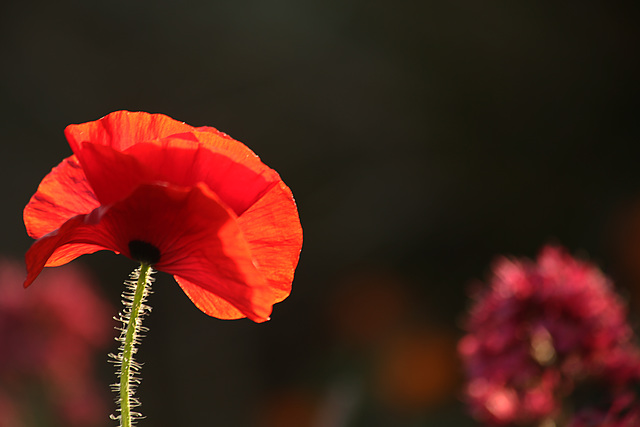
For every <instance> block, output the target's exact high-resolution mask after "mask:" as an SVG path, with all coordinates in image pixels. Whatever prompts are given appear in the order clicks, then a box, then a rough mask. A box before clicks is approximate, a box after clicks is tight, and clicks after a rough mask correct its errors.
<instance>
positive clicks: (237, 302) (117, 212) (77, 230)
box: [25, 184, 273, 321]
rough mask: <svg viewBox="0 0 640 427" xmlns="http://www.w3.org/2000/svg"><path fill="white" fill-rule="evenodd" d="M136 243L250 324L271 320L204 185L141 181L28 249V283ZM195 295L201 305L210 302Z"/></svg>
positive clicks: (234, 231) (223, 209)
mask: <svg viewBox="0 0 640 427" xmlns="http://www.w3.org/2000/svg"><path fill="white" fill-rule="evenodd" d="M134 240H137V241H143V242H147V243H148V244H150V245H152V246H154V247H155V248H157V249H158V250H159V251H160V254H161V255H160V259H159V261H158V263H157V264H156V265H155V267H156V268H157V269H158V270H161V271H164V272H167V273H170V274H173V275H179V276H180V277H181V278H184V279H185V280H187V281H189V282H191V283H192V284H194V285H195V286H199V287H201V288H202V289H204V290H205V291H207V292H208V293H213V294H215V295H217V296H218V297H220V298H222V299H224V300H225V301H227V302H228V303H230V304H231V305H233V306H234V307H235V308H237V309H238V310H239V311H240V312H241V313H242V314H243V315H244V316H246V317H249V318H250V319H252V320H255V321H264V320H266V319H268V316H269V314H270V313H271V305H272V304H273V301H271V300H270V298H269V295H270V294H269V289H268V287H267V283H266V281H265V278H264V276H263V274H262V273H261V272H259V271H258V270H257V269H256V267H255V265H254V263H253V258H252V254H251V251H250V249H249V245H248V244H247V242H246V241H245V239H244V236H243V234H242V231H241V230H240V228H239V227H238V224H237V223H236V217H235V214H234V212H233V211H232V210H231V209H230V208H228V207H227V206H226V205H225V204H224V202H223V201H221V200H220V199H219V198H218V197H217V195H216V194H215V193H213V192H212V191H211V190H209V189H208V187H207V186H206V185H204V184H199V185H198V186H196V187H193V188H184V187H177V186H172V185H158V184H143V185H140V186H139V187H138V188H137V189H136V190H135V191H134V192H133V193H131V194H130V195H129V196H128V197H127V198H126V199H124V200H121V201H118V202H116V203H114V204H112V205H111V206H109V207H100V208H97V209H95V210H94V211H93V212H91V213H90V214H88V215H79V216H76V217H73V218H71V219H70V220H68V221H67V222H66V223H64V224H63V225H62V226H61V227H60V229H58V230H57V231H56V232H54V233H51V234H49V235H46V236H44V237H42V238H40V239H39V240H37V241H36V242H35V243H34V244H33V246H32V247H31V248H30V249H29V251H28V252H27V257H26V258H27V268H28V276H27V280H26V282H25V286H28V285H29V284H31V283H32V282H33V280H35V278H36V277H37V276H38V274H39V273H40V271H42V268H43V267H45V266H46V265H61V264H64V263H65V262H68V261H70V260H72V259H74V258H76V257H78V256H80V255H82V254H84V253H91V252H95V251H96V250H100V249H108V250H112V251H114V252H118V253H119V252H121V253H123V254H125V255H127V256H129V257H131V253H130V252H129V243H130V242H131V241H134ZM190 296H194V295H193V293H192V294H191V295H190ZM194 298H195V299H196V301H194V302H196V305H198V306H202V305H203V304H205V303H200V302H198V300H197V298H198V296H195V297H194Z"/></svg>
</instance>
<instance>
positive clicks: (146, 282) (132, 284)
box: [109, 263, 153, 427]
mask: <svg viewBox="0 0 640 427" xmlns="http://www.w3.org/2000/svg"><path fill="white" fill-rule="evenodd" d="M152 273H153V269H152V268H151V266H150V265H149V264H144V263H143V264H140V268H138V269H137V270H136V271H134V272H133V273H132V274H131V280H129V281H127V282H125V284H126V285H127V289H126V290H125V291H124V292H123V294H122V297H123V300H122V302H123V304H124V305H125V310H124V312H123V313H121V314H120V317H119V318H118V319H117V320H120V321H121V322H122V323H123V327H122V329H120V331H121V335H120V338H118V340H119V341H120V342H121V343H122V345H121V346H120V353H119V354H118V355H113V354H110V355H109V356H111V357H112V358H113V359H115V363H116V365H117V366H118V367H119V368H120V369H119V371H118V376H119V380H120V382H119V384H114V387H113V388H114V391H116V392H118V393H119V394H120V397H119V399H118V402H119V404H120V408H119V412H120V414H119V415H118V416H113V415H112V416H111V418H112V419H119V420H120V427H131V426H132V425H133V421H134V420H135V419H136V418H140V417H141V415H140V414H139V413H137V412H132V410H131V409H132V408H134V407H136V406H139V405H140V402H139V401H138V400H137V399H136V398H135V397H133V394H134V393H135V388H136V386H137V385H138V384H139V383H140V379H139V378H137V377H136V376H135V374H136V373H137V372H138V371H139V370H140V367H141V365H140V364H138V363H137V362H136V361H135V360H134V359H133V356H134V354H135V353H136V352H137V348H136V344H138V343H139V338H140V337H141V335H140V332H144V331H146V328H144V327H142V318H143V317H144V314H145V312H148V311H150V310H151V308H150V307H149V306H147V305H145V304H144V302H145V301H146V297H147V296H148V294H149V293H150V292H151V291H150V285H151V282H152V281H153V279H152V277H151V274H152Z"/></svg>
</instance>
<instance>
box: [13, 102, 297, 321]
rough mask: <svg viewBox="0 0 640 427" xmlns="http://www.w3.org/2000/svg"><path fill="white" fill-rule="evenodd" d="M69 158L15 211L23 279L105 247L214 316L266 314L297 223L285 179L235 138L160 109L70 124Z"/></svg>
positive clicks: (285, 271) (284, 273) (281, 283)
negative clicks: (23, 249) (20, 222)
mask: <svg viewBox="0 0 640 427" xmlns="http://www.w3.org/2000/svg"><path fill="white" fill-rule="evenodd" d="M65 135H66V137H67V140H68V141H69V144H70V146H71V149H72V150H73V153H74V154H73V155H72V156H70V157H68V158H66V159H64V160H63V161H62V163H60V164H59V165H58V166H57V167H56V168H54V169H53V170H52V171H51V172H50V173H49V174H48V175H47V176H46V177H45V178H44V179H43V180H42V182H41V183H40V186H39V187H38V190H37V192H36V193H35V194H34V196H33V197H32V198H31V200H30V201H29V203H28V205H27V206H26V208H25V210H24V221H25V225H26V227H27V232H28V233H29V235H30V236H31V237H33V238H35V239H38V240H37V241H36V242H35V243H34V244H33V246H32V247H31V248H30V249H29V251H28V252H27V255H26V261H27V268H28V276H27V280H26V281H25V287H26V286H29V285H30V284H31V283H32V282H33V281H34V280H35V278H36V277H37V276H38V274H39V273H40V272H41V271H42V269H43V267H51V266H57V265H62V264H66V263H68V262H69V261H71V260H73V259H75V258H77V257H78V256H80V255H83V254H88V253H93V252H96V251H98V250H103V249H106V250H111V251H114V252H116V253H121V254H124V255H126V256H128V257H129V258H132V259H135V260H137V261H141V262H146V263H149V264H153V266H154V267H155V268H156V269H158V270H160V271H164V272H167V273H170V274H173V275H174V277H175V279H176V281H177V282H178V284H179V285H180V286H181V287H182V289H183V290H184V292H185V293H186V294H187V295H188V296H189V298H190V299H191V300H192V301H193V303H194V304H195V305H196V306H197V307H198V308H199V309H200V310H202V311H203V312H205V313H207V314H208V315H211V316H214V317H218V318H222V319H236V318H241V317H249V318H250V319H252V320H254V321H258V322H260V321H265V320H267V319H268V318H269V314H270V313H271V309H272V306H273V304H275V303H276V302H279V301H282V300H283V299H285V298H286V297H287V296H288V295H289V293H290V291H291V282H292V280H293V273H294V270H295V267H296V265H297V263H298V258H299V255H300V249H301V246H302V229H301V227H300V221H299V218H298V212H297V208H296V205H295V202H294V200H293V196H292V194H291V191H290V190H289V188H288V187H287V186H286V185H285V184H284V183H283V182H282V180H281V179H280V177H279V175H278V174H277V173H276V172H275V171H274V170H272V169H270V168H269V167H267V166H266V165H264V164H263V163H262V162H261V161H260V159H259V158H258V156H256V155H255V154H254V153H253V152H252V151H251V150H250V149H249V148H247V147H246V146H245V145H243V144H242V143H240V142H238V141H236V140H234V139H232V138H231V137H229V136H228V135H226V134H224V133H222V132H219V131H217V130H216V129H214V128H211V127H198V128H195V127H192V126H189V125H187V124H185V123H181V122H178V121H176V120H173V119H171V118H170V117H167V116H165V115H161V114H148V113H143V112H128V111H118V112H114V113H111V114H109V115H107V116H105V117H103V118H102V119H100V120H97V121H94V122H89V123H84V124H80V125H70V126H68V127H67V128H66V129H65Z"/></svg>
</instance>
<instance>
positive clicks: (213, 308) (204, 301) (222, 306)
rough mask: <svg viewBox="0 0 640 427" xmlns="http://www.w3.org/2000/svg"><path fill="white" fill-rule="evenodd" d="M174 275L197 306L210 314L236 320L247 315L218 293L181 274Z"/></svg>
mask: <svg viewBox="0 0 640 427" xmlns="http://www.w3.org/2000/svg"><path fill="white" fill-rule="evenodd" d="M173 277H174V278H175V279H176V282H178V285H180V287H181V288H182V290H183V291H184V293H185V294H187V296H188V297H189V299H190V300H191V301H192V302H193V303H194V304H195V305H196V307H198V308H199V309H200V310H201V311H202V312H204V313H206V314H208V315H209V316H212V317H216V318H218V319H224V320H234V319H241V318H243V317H246V316H245V315H244V314H243V313H242V312H241V311H240V310H238V309H237V308H235V307H234V306H233V305H231V304H229V303H228V302H227V301H225V300H223V299H222V298H220V297H219V296H217V295H216V294H214V293H212V292H209V291H207V290H206V289H204V288H202V287H201V286H198V285H196V284H194V283H191V282H190V281H188V280H187V279H183V278H182V277H180V276H173Z"/></svg>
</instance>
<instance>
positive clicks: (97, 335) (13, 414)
mask: <svg viewBox="0 0 640 427" xmlns="http://www.w3.org/2000/svg"><path fill="white" fill-rule="evenodd" d="M43 274H45V276H43V280H44V281H46V282H48V283H46V286H40V287H38V288H37V289H33V290H29V291H28V292H27V291H25V290H24V289H23V287H22V281H23V279H24V267H23V266H21V265H20V264H18V263H14V262H11V261H7V260H0V427H19V426H21V425H32V424H33V423H36V424H37V423H38V421H37V419H42V418H43V417H45V418H46V419H48V420H51V419H55V420H57V422H56V423H55V424H56V425H58V424H59V425H66V426H78V427H79V426H85V427H86V426H92V425H101V424H102V423H103V420H104V419H105V417H106V414H108V411H109V409H108V408H107V405H106V404H107V402H108V400H105V398H106V399H108V398H109V396H108V395H105V394H103V393H101V390H102V388H103V387H100V386H99V385H98V384H97V381H96V379H95V369H94V368H95V367H94V355H95V353H96V351H97V350H102V349H103V348H104V347H105V345H106V344H107V343H108V342H109V341H110V339H109V337H110V335H111V331H112V328H113V324H112V323H110V322H109V320H108V319H109V318H110V317H111V314H112V310H111V308H110V307H109V306H108V305H106V303H104V302H103V301H102V299H100V297H99V296H98V295H97V294H96V292H95V288H94V287H93V286H92V283H90V282H89V280H88V278H87V277H86V276H85V275H84V274H83V273H82V272H81V271H79V270H78V268H77V267H73V266H69V267H61V268H57V269H52V270H50V271H47V272H45V273H43ZM49 412H50V413H49ZM34 425H35V424H34Z"/></svg>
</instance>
